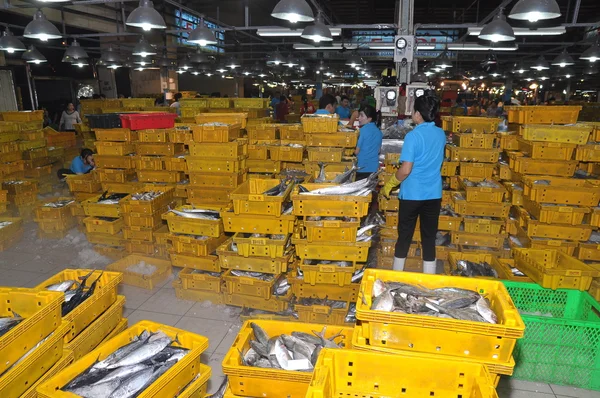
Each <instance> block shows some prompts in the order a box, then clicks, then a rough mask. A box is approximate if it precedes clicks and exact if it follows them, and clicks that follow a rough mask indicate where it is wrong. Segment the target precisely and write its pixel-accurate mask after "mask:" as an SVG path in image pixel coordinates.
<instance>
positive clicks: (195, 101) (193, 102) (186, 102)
mask: <svg viewBox="0 0 600 398" xmlns="http://www.w3.org/2000/svg"><path fill="white" fill-rule="evenodd" d="M179 102H180V104H181V107H182V108H187V107H195V108H208V98H182V99H180V100H179Z"/></svg>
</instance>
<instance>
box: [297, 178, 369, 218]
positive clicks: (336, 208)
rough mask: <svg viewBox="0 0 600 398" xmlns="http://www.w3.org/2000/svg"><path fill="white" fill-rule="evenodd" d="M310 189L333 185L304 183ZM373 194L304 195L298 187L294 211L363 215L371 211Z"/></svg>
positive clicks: (336, 215) (314, 213)
mask: <svg viewBox="0 0 600 398" xmlns="http://www.w3.org/2000/svg"><path fill="white" fill-rule="evenodd" d="M303 186H304V187H305V188H306V189H308V190H309V191H313V190H315V189H319V188H326V187H330V186H332V185H331V184H314V183H310V184H303ZM371 195H372V194H369V195H368V196H352V195H302V194H300V193H299V192H298V188H296V187H295V188H294V190H293V192H292V201H293V202H294V210H293V213H294V215H296V216H324V217H329V216H333V217H363V216H366V215H367V213H368V212H369V204H370V203H371Z"/></svg>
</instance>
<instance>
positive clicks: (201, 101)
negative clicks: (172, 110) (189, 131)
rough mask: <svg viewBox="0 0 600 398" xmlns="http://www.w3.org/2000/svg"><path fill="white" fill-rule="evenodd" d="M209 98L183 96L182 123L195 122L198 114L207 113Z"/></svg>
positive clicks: (181, 105) (180, 108)
mask: <svg viewBox="0 0 600 398" xmlns="http://www.w3.org/2000/svg"><path fill="white" fill-rule="evenodd" d="M208 100H209V99H208V98H182V99H180V100H179V112H180V120H181V122H182V123H186V122H189V123H194V122H195V119H194V118H195V117H196V115H198V114H200V113H206V111H207V108H208Z"/></svg>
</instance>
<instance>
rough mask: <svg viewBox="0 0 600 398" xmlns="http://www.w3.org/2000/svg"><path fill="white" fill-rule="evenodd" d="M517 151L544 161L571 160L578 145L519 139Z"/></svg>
mask: <svg viewBox="0 0 600 398" xmlns="http://www.w3.org/2000/svg"><path fill="white" fill-rule="evenodd" d="M517 143H518V148H517V150H518V151H520V152H523V153H524V154H526V155H528V156H529V157H530V158H532V159H542V160H571V159H573V152H575V149H576V148H577V144H566V143H563V142H544V141H541V142H539V141H528V140H524V139H522V138H518V139H517Z"/></svg>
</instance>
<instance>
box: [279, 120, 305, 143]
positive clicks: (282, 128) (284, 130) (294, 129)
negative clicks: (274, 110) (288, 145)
mask: <svg viewBox="0 0 600 398" xmlns="http://www.w3.org/2000/svg"><path fill="white" fill-rule="evenodd" d="M279 135H280V137H281V139H282V140H291V141H304V129H303V128H302V124H300V123H291V124H280V125H279Z"/></svg>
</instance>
